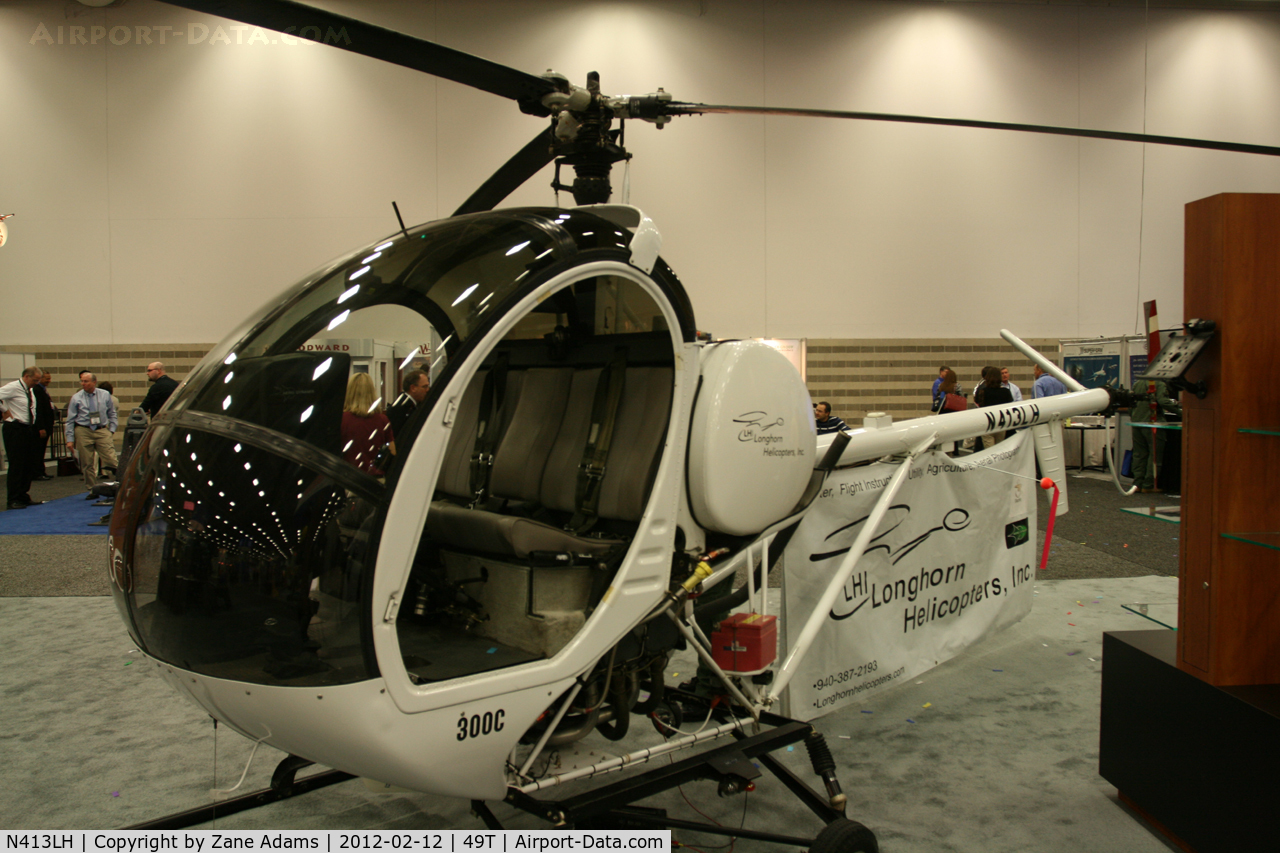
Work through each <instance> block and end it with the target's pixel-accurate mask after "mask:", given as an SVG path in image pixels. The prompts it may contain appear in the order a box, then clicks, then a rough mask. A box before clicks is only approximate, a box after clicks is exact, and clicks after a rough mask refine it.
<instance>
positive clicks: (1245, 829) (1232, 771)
mask: <svg viewBox="0 0 1280 853" xmlns="http://www.w3.org/2000/svg"><path fill="white" fill-rule="evenodd" d="M1178 633H1179V632H1177V631H1167V630H1154V631H1114V632H1107V633H1104V634H1103V635H1102V659H1103V662H1104V665H1103V670H1102V729H1101V738H1100V741H1099V754H1100V761H1099V768H1098V769H1099V772H1100V773H1101V774H1102V777H1103V778H1104V779H1106V780H1107V781H1108V782H1110V783H1111V784H1113V785H1115V786H1116V789H1117V790H1118V791H1119V792H1120V799H1121V800H1122V801H1123V802H1125V803H1126V804H1127V805H1128V806H1130V807H1131V808H1133V809H1134V810H1135V811H1137V812H1138V813H1139V814H1141V815H1142V816H1143V817H1144V818H1145V819H1146V820H1147V821H1148V822H1149V823H1151V824H1152V825H1153V826H1154V827H1155V828H1156V829H1158V830H1160V831H1161V832H1163V834H1164V835H1166V836H1167V837H1169V838H1170V840H1172V841H1174V842H1176V843H1178V844H1179V845H1180V846H1181V847H1182V848H1183V849H1185V850H1194V851H1195V852H1196V853H1215V851H1222V853H1242V851H1247V850H1266V849H1274V846H1273V845H1274V844H1275V843H1276V838H1275V828H1274V826H1275V810H1276V804H1277V803H1280V775H1278V774H1277V773H1276V772H1275V757H1276V756H1277V755H1280V685H1274V684H1269V685H1261V686H1249V687H1215V686H1214V685H1212V684H1208V683H1206V682H1205V681H1203V680H1201V679H1199V678H1196V677H1195V676H1194V675H1191V674H1189V673H1187V672H1184V671H1182V670H1181V669H1179V668H1178V667H1177V665H1176V663H1175V647H1176V644H1177V638H1178Z"/></svg>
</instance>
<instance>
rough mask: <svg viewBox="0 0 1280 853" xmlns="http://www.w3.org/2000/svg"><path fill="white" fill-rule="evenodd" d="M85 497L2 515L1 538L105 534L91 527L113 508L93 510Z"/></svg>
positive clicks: (102, 528) (69, 498)
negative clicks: (11, 536)
mask: <svg viewBox="0 0 1280 853" xmlns="http://www.w3.org/2000/svg"><path fill="white" fill-rule="evenodd" d="M95 503H97V501H91V500H87V499H86V498H85V496H84V495H83V494H79V495H72V496H71V497H67V498H59V499H58V500H56V501H48V502H47V503H43V504H41V505H40V506H29V507H27V508H26V509H11V510H7V511H5V512H0V536H3V535H6V534H7V535H20V536H49V535H62V536H65V535H67V534H76V533H106V532H107V530H108V528H107V527H106V526H105V525H104V526H102V527H90V526H89V522H91V521H97V520H98V519H100V518H102V516H104V515H106V514H107V513H108V512H110V511H111V507H107V506H94V504H95Z"/></svg>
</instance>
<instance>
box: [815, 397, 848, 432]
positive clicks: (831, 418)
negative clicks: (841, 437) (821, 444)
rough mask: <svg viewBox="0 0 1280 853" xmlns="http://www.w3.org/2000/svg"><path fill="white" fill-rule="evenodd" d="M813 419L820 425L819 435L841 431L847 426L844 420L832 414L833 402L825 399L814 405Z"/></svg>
mask: <svg viewBox="0 0 1280 853" xmlns="http://www.w3.org/2000/svg"><path fill="white" fill-rule="evenodd" d="M813 420H814V423H815V424H816V426H817V427H818V435H825V434H827V433H829V432H839V431H840V430H842V429H844V428H845V423H844V421H842V420H840V418H837V417H836V416H835V415H833V414H831V404H830V403H828V402H826V401H825V400H824V401H823V402H821V403H818V404H817V405H815V406H814V407H813Z"/></svg>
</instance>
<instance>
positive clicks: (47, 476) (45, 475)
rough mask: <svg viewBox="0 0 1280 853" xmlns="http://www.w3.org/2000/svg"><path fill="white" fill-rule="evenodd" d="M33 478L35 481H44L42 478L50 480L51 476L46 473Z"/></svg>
mask: <svg viewBox="0 0 1280 853" xmlns="http://www.w3.org/2000/svg"><path fill="white" fill-rule="evenodd" d="M35 479H36V481H44V480H52V479H53V478H52V477H50V476H49V475H48V474H41V475H40V476H39V477H36V478H35Z"/></svg>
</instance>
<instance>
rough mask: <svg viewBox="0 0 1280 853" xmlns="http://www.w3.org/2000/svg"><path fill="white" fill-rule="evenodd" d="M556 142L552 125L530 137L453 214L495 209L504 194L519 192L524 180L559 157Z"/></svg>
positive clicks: (504, 196) (505, 195)
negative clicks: (554, 145) (554, 148)
mask: <svg viewBox="0 0 1280 853" xmlns="http://www.w3.org/2000/svg"><path fill="white" fill-rule="evenodd" d="M554 142H555V139H554V137H552V135H551V129H550V128H543V129H542V130H541V131H539V132H538V135H537V136H535V137H534V138H533V139H531V140H529V143H528V144H527V145H525V147H523V148H521V149H520V150H519V151H517V152H516V153H515V155H514V156H512V158H511V159H510V160H508V161H507V162H505V163H503V164H502V167H501V168H499V169H498V171H496V172H494V173H493V175H492V176H491V177H490V178H489V180H487V181H485V182H484V183H483V184H481V185H480V188H479V189H477V190H476V191H475V192H473V193H472V194H471V197H470V198H468V199H467V200H466V201H464V202H463V203H462V206H461V207H459V208H458V209H457V210H455V211H454V212H453V215H454V216H461V215H462V214H464V213H478V212H480V211H482V210H493V209H494V208H495V207H497V206H498V205H499V204H500V203H501V202H502V200H503V199H504V198H506V197H507V196H509V195H511V193H513V192H515V191H516V190H517V189H518V188H519V187H520V185H521V184H523V183H524V182H525V181H527V180H529V179H530V178H532V177H533V176H534V175H536V174H537V173H538V171H539V170H540V169H542V167H543V166H545V165H547V164H548V163H550V162H551V161H552V159H554V158H555V152H554V150H553V147H552V146H553V143H554Z"/></svg>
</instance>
